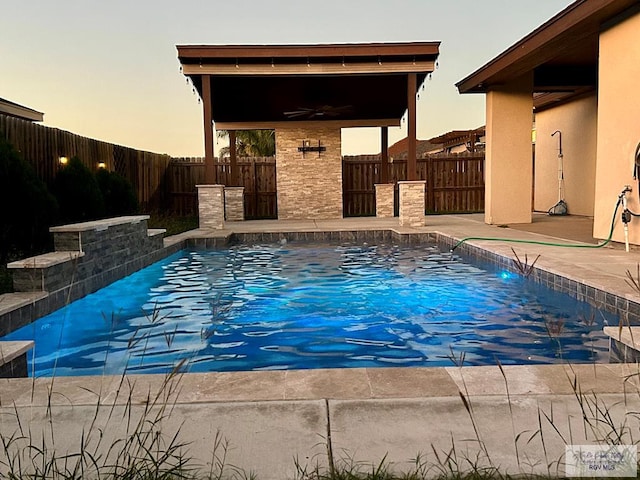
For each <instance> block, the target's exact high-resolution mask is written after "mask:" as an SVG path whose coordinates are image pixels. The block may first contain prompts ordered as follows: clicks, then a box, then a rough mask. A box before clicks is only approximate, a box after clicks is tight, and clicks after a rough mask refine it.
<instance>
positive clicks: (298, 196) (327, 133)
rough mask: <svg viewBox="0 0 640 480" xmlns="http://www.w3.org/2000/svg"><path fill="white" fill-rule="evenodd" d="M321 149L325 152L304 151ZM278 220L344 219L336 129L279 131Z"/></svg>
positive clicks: (299, 128)
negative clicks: (301, 149)
mask: <svg viewBox="0 0 640 480" xmlns="http://www.w3.org/2000/svg"><path fill="white" fill-rule="evenodd" d="M318 141H319V142H320V146H321V147H322V148H324V149H325V150H324V151H322V152H317V151H308V152H301V151H299V150H298V149H299V148H300V147H302V146H303V142H307V144H308V146H309V147H318ZM276 171H277V178H276V181H277V186H278V189H277V190H278V219H280V220H293V219H305V220H306V219H331V218H342V154H341V132H340V128H335V127H314V128H311V127H297V128H280V129H276Z"/></svg>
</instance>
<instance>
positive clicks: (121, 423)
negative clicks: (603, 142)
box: [0, 216, 640, 480]
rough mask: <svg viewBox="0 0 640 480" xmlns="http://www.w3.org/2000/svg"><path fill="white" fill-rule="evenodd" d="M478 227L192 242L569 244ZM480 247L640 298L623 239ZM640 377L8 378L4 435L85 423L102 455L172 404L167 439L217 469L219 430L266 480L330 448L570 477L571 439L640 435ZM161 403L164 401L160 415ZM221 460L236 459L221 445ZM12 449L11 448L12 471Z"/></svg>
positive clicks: (2, 403) (312, 374)
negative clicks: (372, 238)
mask: <svg viewBox="0 0 640 480" xmlns="http://www.w3.org/2000/svg"><path fill="white" fill-rule="evenodd" d="M478 220H479V219H478V217H477V216H436V217H428V218H427V226H425V227H424V228H419V229H408V228H400V227H399V226H398V225H397V219H388V220H378V219H346V220H339V221H309V222H277V221H274V222H268V221H256V222H242V223H238V224H230V225H228V228H227V229H226V230H225V231H215V232H205V231H194V232H191V233H190V234H189V235H197V236H203V237H206V236H212V235H226V234H228V233H230V232H264V231H267V232H278V231H280V232H284V231H309V232H315V231H326V230H354V229H358V230H359V229H384V228H392V229H394V230H396V231H398V232H417V231H433V232H440V233H443V234H446V235H449V236H453V237H455V238H457V239H461V238H465V237H505V238H512V239H519V240H534V241H541V240H542V241H553V242H558V241H559V240H558V238H557V237H552V236H549V235H541V234H539V233H531V232H524V231H521V230H517V229H513V228H498V227H493V226H488V225H485V224H483V223H482V222H481V221H478ZM568 220H569V221H570V219H568ZM566 227H567V225H564V226H562V227H561V228H566ZM169 241H171V240H169ZM560 241H561V242H563V240H560ZM471 243H472V244H475V245H478V246H482V248H486V249H487V250H490V251H493V252H496V253H500V254H503V255H505V256H507V257H509V258H511V257H512V256H513V254H512V252H511V247H512V246H513V248H514V249H515V250H516V252H518V255H521V256H522V255H524V254H525V253H526V254H527V255H528V257H529V258H535V256H536V255H538V254H540V255H541V257H540V259H539V260H538V263H537V264H536V265H540V266H542V267H543V268H545V269H548V270H549V271H553V272H557V273H559V274H560V273H561V274H563V275H565V276H567V277H569V278H575V279H580V280H581V281H583V282H585V283H587V284H589V285H594V286H597V287H598V288H605V289H607V290H608V291H615V292H617V293H618V294H620V295H623V296H625V297H626V298H628V299H630V300H634V301H640V299H639V298H638V293H637V292H634V290H633V289H632V288H630V287H629V286H628V285H627V284H626V282H625V278H626V270H627V269H631V270H632V271H635V266H636V264H638V263H640V252H638V251H633V252H631V253H629V254H627V253H625V252H624V250H622V249H621V248H620V246H619V245H614V246H612V247H604V248H601V249H577V248H562V247H553V246H545V245H534V244H517V245H511V244H508V243H505V242H494V241H486V240H473V241H471ZM565 243H567V242H565ZM639 376H640V368H639V367H638V366H637V365H635V364H601V365H575V366H570V365H543V366H505V367H504V368H503V369H502V370H501V369H500V368H499V367H497V366H489V367H462V368H459V367H456V366H452V367H447V368H400V369H393V368H379V369H344V370H302V371H271V372H238V373H207V374H185V375H177V376H176V377H175V378H172V379H171V380H170V381H169V382H167V381H166V377H164V376H158V375H143V376H130V377H127V378H126V379H122V378H120V377H109V376H104V377H66V378H55V379H37V380H33V379H12V380H9V379H0V433H1V434H2V435H4V437H5V438H7V436H10V435H11V434H13V433H14V432H17V431H20V428H21V429H22V431H23V432H29V434H28V435H29V436H31V439H32V441H34V442H36V443H37V444H41V443H40V442H41V438H42V437H44V439H45V442H51V440H50V439H51V438H53V439H54V440H53V446H54V447H55V449H56V450H58V453H64V452H74V451H75V452H77V451H80V441H81V438H83V435H82V432H83V429H84V438H87V433H88V432H93V433H92V435H93V436H89V440H88V441H87V442H88V443H89V444H91V442H94V443H95V442H97V440H96V439H97V438H98V435H97V432H98V431H101V432H103V437H102V446H101V447H99V448H101V449H102V451H105V449H106V447H108V446H109V445H110V444H111V443H112V441H113V439H115V438H123V437H126V436H127V434H131V432H132V431H133V430H134V427H132V426H129V427H128V426H127V425H133V424H134V423H135V422H134V420H136V419H137V418H140V416H143V415H144V413H143V412H145V411H147V412H151V413H147V414H146V415H151V414H155V412H156V411H157V410H158V409H160V407H159V405H169V406H170V407H171V409H170V414H168V415H167V416H166V417H165V418H163V420H162V421H161V425H162V431H163V432H164V433H165V434H166V435H167V436H168V437H170V436H171V435H172V434H173V433H174V432H175V431H177V430H178V429H179V430H180V436H179V438H180V440H181V441H184V442H188V443H189V445H188V455H191V456H193V457H194V459H195V461H196V462H197V463H198V464H199V465H201V466H202V467H203V468H204V469H208V467H207V464H208V463H211V462H212V453H213V452H214V447H215V439H216V434H219V435H221V436H222V437H223V438H224V439H226V441H228V444H227V447H228V448H227V451H226V459H225V463H226V464H227V465H234V466H237V467H239V468H241V469H242V470H243V471H244V472H247V473H248V472H254V473H256V475H257V478H259V479H274V480H275V479H278V480H281V479H287V478H296V476H297V475H298V474H299V471H297V469H296V463H297V464H299V465H300V466H301V467H306V468H307V469H313V468H314V467H315V466H316V465H318V466H320V467H321V468H326V467H327V465H328V459H329V452H330V453H331V455H332V456H333V459H334V463H336V464H340V463H341V462H347V463H348V462H356V463H357V464H359V462H362V466H363V468H367V469H368V470H370V469H371V468H372V467H371V466H372V465H377V464H378V463H379V462H380V461H381V460H382V459H383V458H385V459H386V461H387V462H389V463H390V464H391V466H392V468H395V469H397V470H402V471H408V470H411V469H412V468H413V467H415V459H416V457H419V458H420V461H424V462H426V463H425V466H431V467H432V470H431V473H433V474H436V473H438V469H437V468H438V467H437V465H442V464H443V462H444V459H445V458H446V456H447V455H449V454H450V455H451V457H450V458H452V459H455V461H456V462H458V465H459V466H460V469H461V470H465V469H467V468H468V467H469V463H468V462H466V461H465V458H469V459H471V462H472V463H473V464H479V465H483V466H486V465H493V466H496V467H499V468H500V470H501V471H502V472H509V473H518V472H524V473H528V472H531V471H535V472H538V473H547V472H550V473H551V474H552V475H553V476H556V475H559V474H562V473H563V471H564V470H563V467H562V466H561V465H560V464H559V462H560V463H561V461H562V459H563V455H564V446H565V444H567V443H572V444H584V443H594V442H597V441H603V439H605V438H607V437H609V438H610V437H611V435H618V434H619V435H621V436H622V440H621V441H622V443H633V442H635V441H637V436H638V432H639V431H640V430H639V427H640V423H639V421H638V418H637V415H635V414H634V412H637V411H638V409H639V408H640V382H639V381H638V377H639ZM158 392H160V393H159V394H158ZM156 395H157V398H158V399H159V401H158V404H157V405H156V407H154V408H151V409H149V408H148V407H146V406H147V405H149V403H152V402H153V399H154V398H156ZM463 397H464V398H463ZM165 413H169V412H165ZM18 419H19V422H18ZM516 439H517V440H516ZM15 445H16V446H17V445H18V444H17V443H16V444H15ZM92 445H93V444H92ZM452 445H454V446H455V449H454V450H452ZM16 448H17V447H16ZM516 450H517V454H516ZM29 453H30V451H28V450H26V451H23V454H24V455H27V456H28V454H29ZM215 454H216V455H217V456H218V460H220V459H221V458H222V454H223V450H222V447H221V446H220V445H219V446H218V448H217V450H215ZM3 455H4V452H3V451H0V464H1V462H2V461H3V460H4V458H3ZM214 463H215V461H214ZM441 468H445V467H444V466H443V467H441ZM1 469H2V467H0V471H1ZM445 470H446V469H445ZM229 473H232V471H231V470H229Z"/></svg>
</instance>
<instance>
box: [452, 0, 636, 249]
mask: <svg viewBox="0 0 640 480" xmlns="http://www.w3.org/2000/svg"><path fill="white" fill-rule="evenodd" d="M639 58H640V5H639V4H638V2H637V1H636V0H578V1H576V2H574V3H572V4H571V5H569V6H568V7H567V8H566V9H564V10H563V11H561V12H560V13H558V14H557V15H556V16H555V17H553V18H551V19H550V20H549V21H547V22H546V23H544V24H543V25H542V26H540V27H539V28H537V29H536V30H534V31H533V32H531V33H530V34H528V35H527V36H525V37H524V38H523V39H522V40H520V41H519V42H517V43H516V44H514V45H513V46H511V47H510V48H508V49H507V50H505V51H504V52H503V53H501V54H500V55H498V56H497V57H495V58H494V59H492V60H491V61H489V62H488V63H487V64H486V65H484V66H483V67H481V68H480V69H478V70H477V71H475V72H473V73H472V74H470V75H469V76H467V77H466V78H464V79H463V80H461V81H460V82H458V83H457V87H458V90H459V91H460V92H461V93H484V94H486V121H487V126H486V128H487V136H486V143H487V145H486V162H487V163H486V172H487V178H486V195H485V206H486V209H485V222H486V223H488V224H513V223H530V222H531V219H532V212H533V211H534V210H538V211H547V210H548V209H549V207H551V206H553V205H554V204H555V203H556V202H557V201H558V199H559V197H561V198H562V197H564V199H565V200H566V203H567V204H568V209H569V213H571V214H577V215H584V216H593V217H594V232H593V234H594V237H596V238H600V239H604V238H607V237H608V235H609V231H610V228H611V224H612V213H613V209H614V205H615V203H616V198H617V197H618V195H619V194H620V192H621V191H622V190H623V189H624V188H625V185H633V184H634V182H636V180H635V179H634V170H635V163H636V160H635V157H636V156H637V155H638V148H640V147H638V145H639V142H640V99H639V98H638V88H637V79H638V78H639V76H640V62H638V59H639ZM534 114H535V168H534V163H533V162H532V129H533V127H534V123H533V121H532V120H533V117H534ZM532 188H533V194H532ZM632 188H633V189H634V192H633V194H631V195H627V197H628V200H629V208H630V209H631V210H634V211H636V212H637V211H640V206H639V203H638V201H637V198H638V195H637V192H636V189H637V185H636V186H633V187H632ZM616 223H617V225H616V228H615V231H614V235H613V239H614V240H617V241H622V240H623V230H622V225H621V222H619V221H617V222H616ZM630 238H631V242H632V243H636V244H638V243H640V228H633V227H631V234H630Z"/></svg>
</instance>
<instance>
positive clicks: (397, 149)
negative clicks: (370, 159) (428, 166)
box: [389, 137, 442, 159]
mask: <svg viewBox="0 0 640 480" xmlns="http://www.w3.org/2000/svg"><path fill="white" fill-rule="evenodd" d="M408 150H409V139H408V138H407V137H405V138H403V139H402V140H400V141H398V142H396V143H394V144H393V145H391V146H390V147H389V157H390V158H395V159H402V158H406V157H407V151H408ZM440 150H442V145H437V144H433V143H432V142H431V141H429V140H417V141H416V157H418V158H423V157H425V156H426V155H427V154H428V153H431V152H434V151H440Z"/></svg>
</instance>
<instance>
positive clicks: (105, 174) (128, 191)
mask: <svg viewBox="0 0 640 480" xmlns="http://www.w3.org/2000/svg"><path fill="white" fill-rule="evenodd" d="M96 180H97V181H98V186H99V187H100V191H101V192H102V198H103V199H104V206H105V213H106V215H107V216H108V217H117V216H119V215H130V214H132V213H135V212H136V211H137V210H138V198H137V196H136V192H135V191H134V189H133V185H131V182H129V181H128V180H127V179H126V178H124V177H123V176H122V175H119V174H117V173H116V172H109V171H108V170H105V169H100V170H98V173H96Z"/></svg>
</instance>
